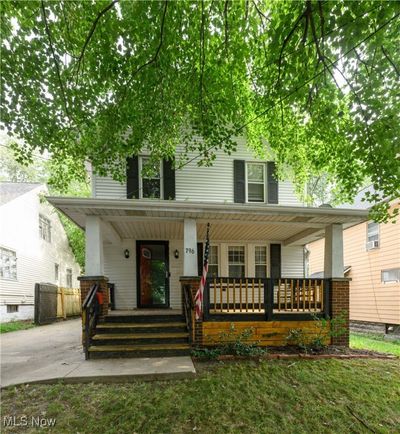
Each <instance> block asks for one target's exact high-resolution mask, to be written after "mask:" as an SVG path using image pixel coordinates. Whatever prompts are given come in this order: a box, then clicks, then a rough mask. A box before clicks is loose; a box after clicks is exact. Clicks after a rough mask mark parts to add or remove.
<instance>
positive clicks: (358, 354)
mask: <svg viewBox="0 0 400 434" xmlns="http://www.w3.org/2000/svg"><path fill="white" fill-rule="evenodd" d="M397 358H398V357H397V356H393V355H390V354H383V353H378V352H376V351H369V350H356V349H350V348H343V347H334V346H330V347H328V348H326V349H324V350H322V351H321V352H318V353H304V352H301V351H299V350H298V349H296V348H295V347H271V348H268V352H267V353H266V354H263V355H258V356H235V355H231V354H223V355H220V356H217V357H216V359H215V360H217V361H220V362H222V361H230V360H291V359H307V360H320V359H397ZM192 359H193V360H194V361H196V362H202V361H206V359H204V358H201V357H192Z"/></svg>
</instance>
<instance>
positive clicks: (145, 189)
mask: <svg viewBox="0 0 400 434" xmlns="http://www.w3.org/2000/svg"><path fill="white" fill-rule="evenodd" d="M139 161H140V183H141V185H140V192H141V194H140V197H141V198H144V199H161V198H162V191H161V190H162V183H161V177H162V176H161V163H157V164H154V165H153V164H151V163H150V158H149V157H140V159H139Z"/></svg>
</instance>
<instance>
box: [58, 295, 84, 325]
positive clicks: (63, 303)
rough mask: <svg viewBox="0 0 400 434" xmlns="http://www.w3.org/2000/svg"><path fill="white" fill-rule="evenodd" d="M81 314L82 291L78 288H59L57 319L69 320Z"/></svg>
mask: <svg viewBox="0 0 400 434" xmlns="http://www.w3.org/2000/svg"><path fill="white" fill-rule="evenodd" d="M80 314H81V290H80V289H77V288H58V290H57V318H67V317H69V316H78V315H80Z"/></svg>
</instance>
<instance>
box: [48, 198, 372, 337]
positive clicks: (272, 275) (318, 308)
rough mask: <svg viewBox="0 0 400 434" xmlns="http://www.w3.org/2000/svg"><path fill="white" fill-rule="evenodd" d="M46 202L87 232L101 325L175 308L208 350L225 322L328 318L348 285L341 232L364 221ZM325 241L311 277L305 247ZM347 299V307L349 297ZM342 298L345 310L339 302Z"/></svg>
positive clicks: (274, 209)
mask: <svg viewBox="0 0 400 434" xmlns="http://www.w3.org/2000/svg"><path fill="white" fill-rule="evenodd" d="M49 200H50V202H51V203H52V204H53V205H55V206H56V207H57V208H58V209H60V210H61V211H62V212H63V213H64V214H66V215H67V216H68V217H70V218H71V219H72V220H73V221H75V222H76V223H77V224H78V225H79V226H80V227H82V228H83V229H85V231H86V269H85V275H86V276H85V277H84V278H82V281H81V282H82V296H83V302H85V301H86V302H87V301H88V300H87V295H88V294H89V292H90V291H92V292H91V293H92V297H91V299H92V300H95V297H94V296H93V291H94V289H93V288H94V286H95V285H97V287H98V288H99V289H100V290H102V292H103V293H104V297H105V303H104V304H103V305H102V311H101V312H100V314H99V318H98V320H99V321H102V320H103V319H104V318H106V317H110V316H115V315H118V314H119V315H121V316H125V317H127V315H128V314H129V315H130V316H131V317H137V316H138V314H140V313H142V316H146V315H147V313H148V315H147V316H152V314H153V317H154V310H153V309H158V313H160V309H161V310H163V311H164V312H166V313H167V314H173V315H175V314H176V313H177V312H179V314H180V315H182V318H183V320H184V322H185V323H186V326H187V329H188V332H189V336H188V340H189V342H190V343H191V344H192V345H206V344H207V338H205V336H206V335H207V332H206V331H205V330H211V329H215V330H217V329H218V332H219V328H221V327H222V328H223V324H229V323H230V322H238V323H241V325H240V324H239V326H240V327H241V326H244V325H245V323H246V322H252V323H253V324H255V323H259V322H262V323H265V324H264V325H263V326H264V327H265V326H267V325H268V327H269V328H271V327H273V328H275V329H276V328H277V324H278V323H280V324H281V325H282V324H283V322H287V321H292V325H293V324H294V322H302V321H303V322H309V321H312V318H314V317H315V316H317V317H318V316H323V317H328V316H331V315H332V312H333V310H334V306H333V301H335V298H334V297H333V296H332V293H333V291H334V286H335V285H336V284H335V283H333V281H337V282H340V285H342V286H346V285H347V293H348V281H345V280H344V278H343V239H342V232H343V228H346V227H349V226H350V225H353V224H357V223H359V222H361V221H364V220H365V219H366V218H367V213H366V212H365V211H359V210H343V209H330V208H304V207H286V206H279V205H268V206H266V205H264V204H263V205H254V204H251V205H250V204H215V203H188V202H177V201H153V200H147V201H146V200H125V199H124V200H104V199H83V198H79V199H78V198H49ZM208 223H209V224H210V227H211V229H210V245H211V249H210V256H209V275H208V276H209V278H208V280H207V284H206V287H205V292H204V301H203V317H202V320H201V322H196V321H195V320H194V316H193V296H194V293H195V292H196V290H197V288H198V285H199V277H198V276H200V274H201V270H202V262H203V249H204V243H205V237H206V227H207V224H208ZM322 236H325V238H326V250H325V269H324V279H309V278H308V277H307V270H306V269H305V258H304V245H305V244H306V243H309V242H311V241H313V240H315V239H317V238H320V237H322ZM343 282H345V283H346V285H345V284H344V283H343ZM345 298H347V306H348V294H347V297H345ZM342 301H343V303H342V304H343V306H344V308H343V306H341V307H342V309H341V310H345V307H346V300H345V299H344V298H343V297H342ZM86 307H87V306H86ZM111 308H112V309H113V310H111ZM121 311H123V312H121ZM160 315H161V313H160ZM197 323H199V324H200V323H201V327H200V328H201V333H200V332H199V325H196V324H197ZM216 323H220V327H219V328H218V327H217V326H216V325H215V324H216ZM285 327H286V328H287V327H288V326H287V325H285ZM196 330H197V332H196ZM264 331H265V330H264ZM268 333H269V332H266V333H264V334H268ZM270 341H271V340H269V341H268V342H270ZM265 344H267V342H266V341H265Z"/></svg>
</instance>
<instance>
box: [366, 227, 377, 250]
mask: <svg viewBox="0 0 400 434" xmlns="http://www.w3.org/2000/svg"><path fill="white" fill-rule="evenodd" d="M376 247H379V223H375V222H369V223H368V226H367V250H370V249H374V248H376Z"/></svg>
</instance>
